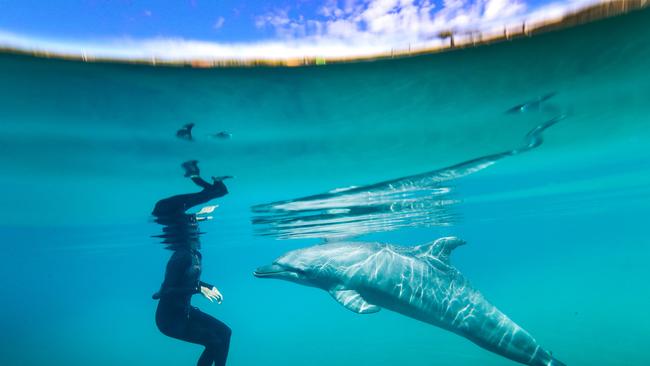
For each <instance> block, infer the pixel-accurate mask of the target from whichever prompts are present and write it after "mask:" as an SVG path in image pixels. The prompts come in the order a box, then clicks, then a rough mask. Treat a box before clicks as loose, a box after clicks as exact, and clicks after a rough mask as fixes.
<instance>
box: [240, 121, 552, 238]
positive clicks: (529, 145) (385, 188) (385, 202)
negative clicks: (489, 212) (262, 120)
mask: <svg viewBox="0 0 650 366" xmlns="http://www.w3.org/2000/svg"><path fill="white" fill-rule="evenodd" d="M564 118H565V116H564V115H559V116H557V117H555V118H552V119H550V120H548V121H546V122H544V123H541V124H539V125H537V126H535V127H534V128H533V129H532V130H531V131H530V132H528V134H527V135H526V137H525V139H524V143H523V145H522V146H520V147H519V148H516V149H512V150H508V151H504V152H501V153H497V154H491V155H486V156H482V157H479V158H476V159H471V160H468V161H465V162H462V163H459V164H455V165H452V166H449V167H446V168H443V169H438V170H433V171H429V172H426V173H422V174H417V175H411V176H407V177H402V178H397V179H393V180H388V181H384V182H379V183H375V184H369V185H365V186H360V187H350V188H342V189H335V190H333V191H330V192H328V193H323V194H317V195H313V196H308V197H303V198H298V199H293V200H287V201H279V202H273V203H268V204H262V205H257V206H254V207H253V208H252V210H253V212H254V213H255V214H256V216H254V217H253V224H256V225H257V228H256V230H257V234H258V235H267V236H276V237H279V238H282V239H287V238H337V237H338V238H340V237H350V236H355V235H362V234H367V233H372V232H379V231H389V230H396V229H399V228H403V227H422V226H425V227H426V226H447V225H450V224H452V223H453V222H454V220H455V218H456V215H454V214H453V213H452V212H450V208H451V207H452V206H453V205H454V204H455V203H457V202H458V201H456V200H454V199H452V198H451V197H450V193H451V187H449V186H445V185H444V184H443V182H446V181H450V180H453V179H457V178H461V177H464V176H466V175H469V174H472V173H476V172H478V171H480V170H483V169H485V168H487V167H489V166H491V165H493V164H495V163H496V162H497V161H499V160H501V159H503V158H505V157H508V156H513V155H517V154H521V153H523V152H526V151H529V150H531V149H534V148H536V147H538V146H539V145H541V144H542V142H543V140H542V133H543V132H544V131H545V130H546V129H547V128H549V127H551V126H553V125H554V124H556V123H557V122H559V121H561V120H562V119H564Z"/></svg>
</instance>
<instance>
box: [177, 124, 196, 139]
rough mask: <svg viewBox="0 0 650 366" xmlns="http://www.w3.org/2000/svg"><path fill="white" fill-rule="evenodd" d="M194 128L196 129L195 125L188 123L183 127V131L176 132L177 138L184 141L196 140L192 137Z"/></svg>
mask: <svg viewBox="0 0 650 366" xmlns="http://www.w3.org/2000/svg"><path fill="white" fill-rule="evenodd" d="M192 128H194V123H188V124H186V125H183V127H182V128H181V129H179V130H178V131H176V137H178V138H179V139H183V140H189V141H192V140H194V138H193V137H192Z"/></svg>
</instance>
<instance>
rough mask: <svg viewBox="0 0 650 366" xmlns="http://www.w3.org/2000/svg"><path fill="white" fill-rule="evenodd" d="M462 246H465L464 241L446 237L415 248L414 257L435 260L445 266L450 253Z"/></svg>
mask: <svg viewBox="0 0 650 366" xmlns="http://www.w3.org/2000/svg"><path fill="white" fill-rule="evenodd" d="M463 244H465V241H464V240H461V239H458V238H457V237H455V236H447V237H444V238H440V239H436V240H434V241H432V242H430V243H427V244H423V245H420V246H418V247H416V248H415V250H416V252H417V253H416V256H417V257H420V258H436V259H438V260H439V261H441V262H443V263H445V264H449V255H450V254H451V252H452V251H453V250H454V249H456V248H457V247H459V246H461V245H463Z"/></svg>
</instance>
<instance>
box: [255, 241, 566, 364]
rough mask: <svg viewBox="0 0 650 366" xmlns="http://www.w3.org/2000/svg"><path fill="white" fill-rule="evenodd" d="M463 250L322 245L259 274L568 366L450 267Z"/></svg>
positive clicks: (445, 245)
mask: <svg viewBox="0 0 650 366" xmlns="http://www.w3.org/2000/svg"><path fill="white" fill-rule="evenodd" d="M462 244H464V241H462V240H459V239H457V238H454V237H448V238H441V239H438V240H436V241H434V242H432V243H429V244H425V245H420V246H415V247H400V246H392V245H387V244H379V243H354V242H338V243H333V244H325V245H317V246H313V247H310V248H305V249H298V250H294V251H291V252H289V253H287V254H285V255H283V256H282V257H280V258H278V259H276V260H275V261H274V262H273V264H271V265H268V266H264V267H260V268H258V269H257V271H255V276H256V277H261V278H277V279H283V280H287V281H291V282H296V283H299V284H302V285H307V286H313V287H317V288H320V289H323V290H325V291H328V292H329V293H330V295H332V297H333V298H334V299H335V300H336V301H338V302H339V303H340V304H341V305H343V306H345V307H346V308H348V309H349V310H352V311H354V312H356V313H359V314H369V313H375V312H377V311H379V310H380V309H381V308H386V309H388V310H392V311H396V312H398V313H401V314H403V315H406V316H409V317H411V318H414V319H417V320H420V321H423V322H426V323H429V324H433V325H435V326H438V327H441V328H443V329H447V330H449V331H452V332H454V333H456V334H459V335H461V336H463V337H465V338H467V339H469V340H471V341H472V342H474V343H476V344H478V345H479V346H481V347H483V348H485V349H487V350H489V351H492V352H494V353H497V354H499V355H501V356H504V357H507V358H509V359H511V360H514V361H517V362H521V363H523V364H526V365H531V366H562V365H564V364H563V363H561V362H559V361H557V360H556V359H554V358H553V357H552V356H551V354H550V353H549V352H548V351H546V350H544V349H542V348H541V347H540V346H539V345H538V344H537V342H536V341H535V339H534V338H533V337H532V336H531V335H530V334H528V332H526V331H525V330H524V329H522V328H521V327H519V326H518V325H517V324H515V323H514V322H513V321H512V320H510V319H509V318H508V317H507V316H505V315H504V314H503V313H501V311H499V310H498V309H497V308H496V307H494V306H493V305H492V304H490V303H489V302H487V300H485V298H483V296H482V295H481V294H480V293H479V292H478V291H476V290H475V289H473V288H472V287H471V286H470V284H469V282H468V281H467V280H466V279H465V278H464V277H463V275H462V274H461V273H460V272H459V271H458V270H457V269H456V268H455V267H453V266H452V265H451V264H450V263H449V255H450V254H451V251H452V250H453V249H454V248H456V247H457V246H459V245H462Z"/></svg>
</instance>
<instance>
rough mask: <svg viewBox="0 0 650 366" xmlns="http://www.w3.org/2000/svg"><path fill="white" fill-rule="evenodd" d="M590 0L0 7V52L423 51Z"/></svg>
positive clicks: (3, 3) (178, 55)
mask: <svg viewBox="0 0 650 366" xmlns="http://www.w3.org/2000/svg"><path fill="white" fill-rule="evenodd" d="M597 1H598V0H556V1H554V0H294V1H285V0H273V1H260V0H238V1H235V0H137V1H136V0H113V1H109V0H77V1H72V0H58V1H56V0H52V1H43V0H0V45H4V46H11V47H18V48H22V49H39V50H49V51H53V52H64V53H76V54H79V53H87V54H90V55H97V56H111V57H123V58H130V57H139V58H149V57H156V58H165V59H183V58H186V59H191V58H217V59H218V58H283V57H298V56H301V55H304V56H319V55H320V56H325V57H327V56H332V57H337V56H350V55H357V56H358V55H364V54H372V53H378V52H383V51H386V50H390V49H392V48H402V49H403V48H408V47H409V46H413V48H419V47H431V46H435V45H436V43H440V42H442V40H440V39H438V37H436V35H437V34H438V33H439V32H440V31H441V30H444V29H454V30H455V31H457V32H459V33H467V32H470V31H473V32H476V31H481V32H489V31H490V30H493V29H501V30H502V29H503V27H504V26H510V25H512V26H516V25H518V24H521V22H522V21H524V20H526V21H528V22H533V21H539V20H541V19H545V18H553V17H557V16H559V15H561V14H563V13H566V12H569V11H572V10H575V9H577V8H580V7H582V6H585V5H586V4H589V3H594V2H597Z"/></svg>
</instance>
